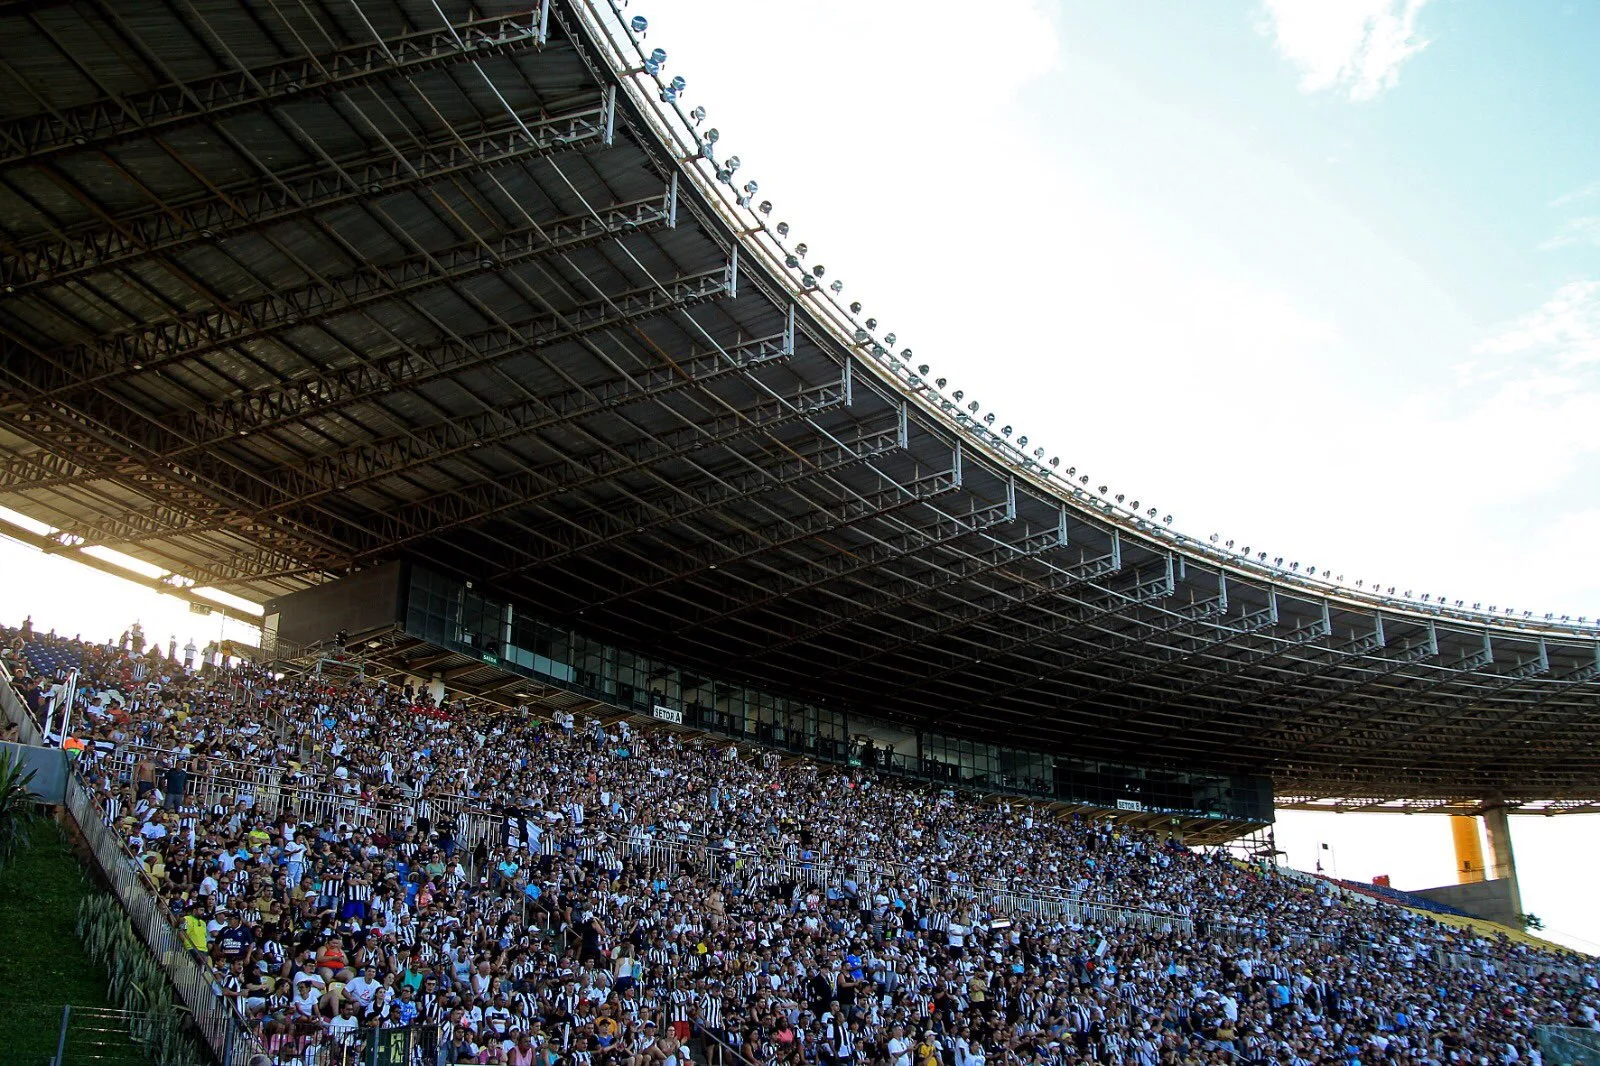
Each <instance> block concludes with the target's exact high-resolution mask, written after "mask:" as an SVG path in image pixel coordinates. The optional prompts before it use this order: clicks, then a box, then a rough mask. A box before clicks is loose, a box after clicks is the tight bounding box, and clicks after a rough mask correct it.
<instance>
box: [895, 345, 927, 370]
mask: <svg viewBox="0 0 1600 1066" xmlns="http://www.w3.org/2000/svg"><path fill="white" fill-rule="evenodd" d="M900 354H901V355H904V356H906V357H907V358H910V357H911V350H910V349H909V348H908V349H906V350H905V351H903V352H901V353H900ZM927 372H928V364H927V363H923V364H922V365H921V366H919V367H917V373H919V374H926V373H927Z"/></svg>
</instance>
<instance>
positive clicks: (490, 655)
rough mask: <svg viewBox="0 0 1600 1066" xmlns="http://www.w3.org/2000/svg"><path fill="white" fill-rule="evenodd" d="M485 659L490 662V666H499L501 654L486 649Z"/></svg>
mask: <svg viewBox="0 0 1600 1066" xmlns="http://www.w3.org/2000/svg"><path fill="white" fill-rule="evenodd" d="M483 661H484V662H486V663H488V664H489V665H490V666H499V665H500V656H498V655H496V654H495V653H494V652H492V651H486V652H484V653H483Z"/></svg>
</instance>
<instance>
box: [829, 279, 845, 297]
mask: <svg viewBox="0 0 1600 1066" xmlns="http://www.w3.org/2000/svg"><path fill="white" fill-rule="evenodd" d="M828 288H830V289H832V290H833V291H834V292H835V293H841V292H843V291H844V282H842V281H840V280H839V279H837V278H835V279H834V281H833V284H832V285H829V286H828Z"/></svg>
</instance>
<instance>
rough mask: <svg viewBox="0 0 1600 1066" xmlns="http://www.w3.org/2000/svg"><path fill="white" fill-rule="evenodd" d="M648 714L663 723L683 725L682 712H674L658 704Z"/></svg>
mask: <svg viewBox="0 0 1600 1066" xmlns="http://www.w3.org/2000/svg"><path fill="white" fill-rule="evenodd" d="M650 713H651V714H652V715H654V716H655V717H657V718H659V719H661V720H662V721H663V722H671V723H672V724H673V725H682V724H683V712H682V711H675V710H673V709H672V708H671V707H663V706H661V704H659V703H658V704H656V705H655V707H654V708H653V709H652V710H651V711H650Z"/></svg>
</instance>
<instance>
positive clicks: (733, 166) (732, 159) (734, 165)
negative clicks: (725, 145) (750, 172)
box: [724, 155, 739, 170]
mask: <svg viewBox="0 0 1600 1066" xmlns="http://www.w3.org/2000/svg"><path fill="white" fill-rule="evenodd" d="M724 165H725V166H726V167H727V168H728V169H729V170H738V169H739V157H738V156H736V155H730V156H729V157H728V162H727V163H726V164H724Z"/></svg>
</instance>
